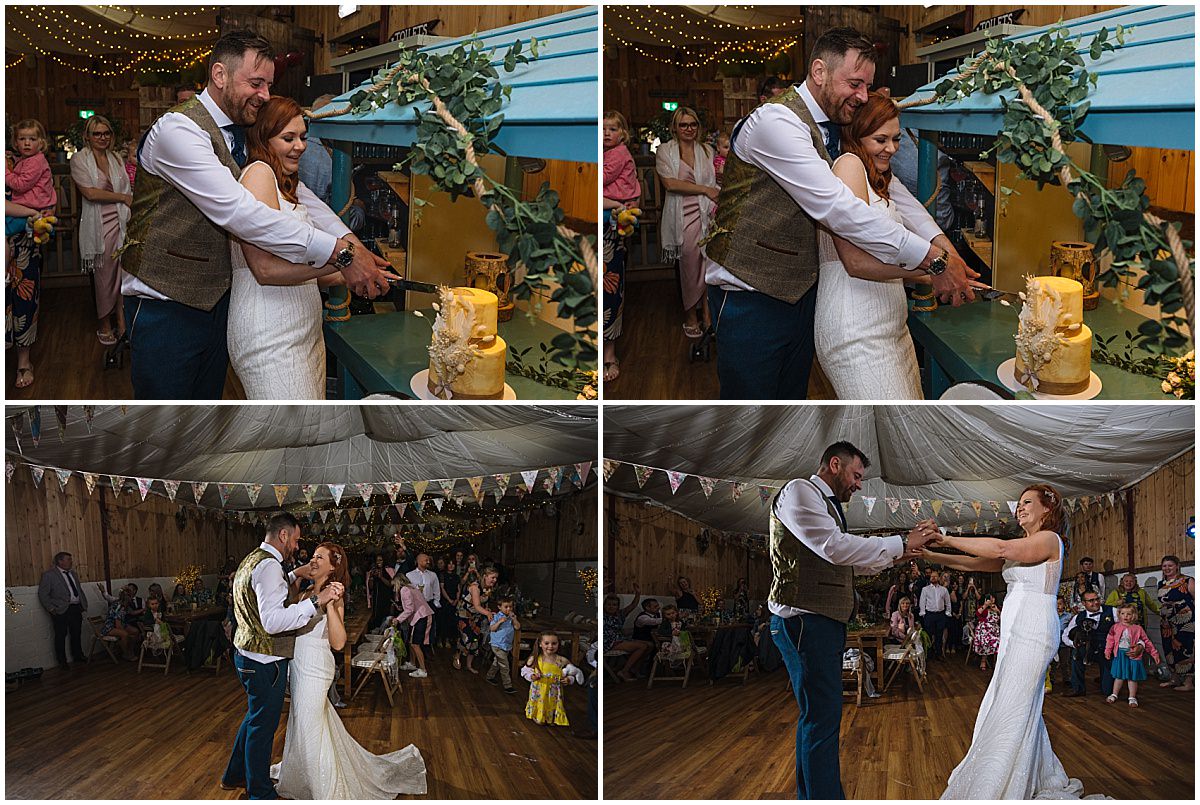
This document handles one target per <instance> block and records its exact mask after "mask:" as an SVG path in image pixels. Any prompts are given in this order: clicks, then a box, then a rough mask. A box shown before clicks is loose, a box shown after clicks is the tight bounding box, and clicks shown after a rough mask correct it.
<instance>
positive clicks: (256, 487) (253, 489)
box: [242, 484, 263, 506]
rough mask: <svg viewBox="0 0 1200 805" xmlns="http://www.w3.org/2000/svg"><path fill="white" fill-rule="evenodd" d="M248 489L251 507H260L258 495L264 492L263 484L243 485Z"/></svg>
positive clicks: (247, 494)
mask: <svg viewBox="0 0 1200 805" xmlns="http://www.w3.org/2000/svg"><path fill="white" fill-rule="evenodd" d="M242 485H243V486H245V487H246V496H247V497H249V498H250V505H251V506H257V505H258V493H259V492H262V487H263V485H262V484H242Z"/></svg>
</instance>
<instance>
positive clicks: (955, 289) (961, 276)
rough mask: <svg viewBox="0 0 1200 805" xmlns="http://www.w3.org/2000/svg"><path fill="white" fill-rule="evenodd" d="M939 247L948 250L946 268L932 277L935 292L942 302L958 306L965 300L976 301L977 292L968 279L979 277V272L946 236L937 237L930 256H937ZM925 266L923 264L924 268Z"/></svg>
mask: <svg viewBox="0 0 1200 805" xmlns="http://www.w3.org/2000/svg"><path fill="white" fill-rule="evenodd" d="M939 249H945V250H946V258H947V261H946V270H945V271H943V272H942V273H941V274H939V275H937V276H936V277H931V279H930V281H931V282H932V283H933V292H934V294H936V295H937V298H938V301H939V302H941V303H942V304H951V305H953V306H954V307H958V306H959V305H961V304H962V303H963V302H974V301H975V292H974V291H973V290H972V289H971V285H970V284H969V283H968V282H967V280H972V279H977V278H978V277H979V272H977V271H974V270H972V269H971V268H970V267H969V266H967V264H966V263H964V262H963V259H962V258H961V257H959V256H958V252H957V251H955V250H954V246H953V245H952V244H950V242H949V240H948V239H946V238H944V237H939V238H935V239H934V241H933V244H932V246H931V248H930V258H929V259H932V258H933V257H936V256H937V255H938V254H940V252H939V251H938V250H939ZM924 267H925V266H922V268H924Z"/></svg>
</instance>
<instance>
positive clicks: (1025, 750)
mask: <svg viewBox="0 0 1200 805" xmlns="http://www.w3.org/2000/svg"><path fill="white" fill-rule="evenodd" d="M1062 556H1063V549H1062V543H1061V541H1060V542H1059V549H1058V558H1057V559H1054V560H1052V561H1049V562H1042V563H1039V564H1035V565H1022V564H1017V563H1016V562H1005V563H1004V580H1005V581H1006V582H1008V595H1007V596H1006V597H1005V599H1004V606H1003V608H1002V609H1001V611H1000V651H999V653H998V654H997V655H996V670H995V673H994V675H993V676H992V681H991V684H989V685H988V689H987V693H985V694H984V696H983V702H982V703H981V704H980V705H979V717H978V718H977V719H976V720H975V731H974V732H973V733H972V735H971V748H970V749H968V750H967V756H966V757H964V758H963V759H962V762H961V763H959V764H958V768H956V769H955V770H954V771H953V772H952V773H951V775H950V781H949V782H948V783H947V787H946V791H945V793H944V794H942V799H1080V798H1081V796H1080V795H1081V793H1082V792H1083V784H1082V783H1081V782H1080V781H1079V780H1077V779H1075V778H1073V777H1068V776H1067V773H1066V771H1065V770H1064V769H1063V765H1062V763H1061V762H1059V759H1058V758H1057V757H1056V756H1055V754H1054V750H1053V749H1052V748H1051V747H1050V736H1049V735H1048V734H1047V733H1046V722H1045V721H1044V720H1043V719H1042V700H1043V699H1044V698H1045V695H1046V688H1045V684H1046V669H1047V668H1048V667H1049V665H1050V660H1051V659H1052V658H1053V657H1054V655H1055V653H1056V652H1057V651H1058V645H1059V635H1060V630H1059V622H1058V612H1057V610H1056V609H1055V597H1056V596H1057V594H1058V583H1059V576H1060V573H1061V571H1062ZM1082 798H1083V799H1104V797H1101V796H1091V797H1082Z"/></svg>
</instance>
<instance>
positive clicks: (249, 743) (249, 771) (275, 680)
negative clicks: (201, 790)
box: [221, 652, 288, 799]
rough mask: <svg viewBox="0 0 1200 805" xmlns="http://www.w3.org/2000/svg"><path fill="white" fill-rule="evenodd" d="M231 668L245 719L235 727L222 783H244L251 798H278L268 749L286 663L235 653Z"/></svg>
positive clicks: (280, 701)
mask: <svg viewBox="0 0 1200 805" xmlns="http://www.w3.org/2000/svg"><path fill="white" fill-rule="evenodd" d="M233 665H234V667H235V668H236V669H237V674H238V679H239V680H240V681H241V683H242V687H244V688H245V689H246V700H247V706H246V717H245V718H243V719H242V725H241V727H239V728H238V733H237V738H236V740H235V741H234V744H233V752H232V754H230V756H229V765H227V766H226V767H225V774H224V775H223V776H222V777H221V782H223V783H225V785H242V784H243V783H244V784H245V786H246V793H247V794H248V795H249V798H250V799H278V798H279V793H278V792H277V791H276V790H275V786H274V784H273V783H272V782H271V747H272V746H273V745H274V743H275V730H276V729H278V728H279V715H280V713H282V712H283V694H284V692H285V691H286V690H287V677H288V661H287V660H280V661H279V662H272V663H261V662H258V661H257V660H252V659H250V658H249V657H244V656H242V654H241V653H240V652H235V653H234V655H233Z"/></svg>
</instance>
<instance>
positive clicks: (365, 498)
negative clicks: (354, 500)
mask: <svg viewBox="0 0 1200 805" xmlns="http://www.w3.org/2000/svg"><path fill="white" fill-rule="evenodd" d="M354 488H355V489H357V490H358V496H359V497H360V498H362V502H363V505H364V506H370V505H371V495H372V493H374V491H375V485H374V484H355V485H354Z"/></svg>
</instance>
